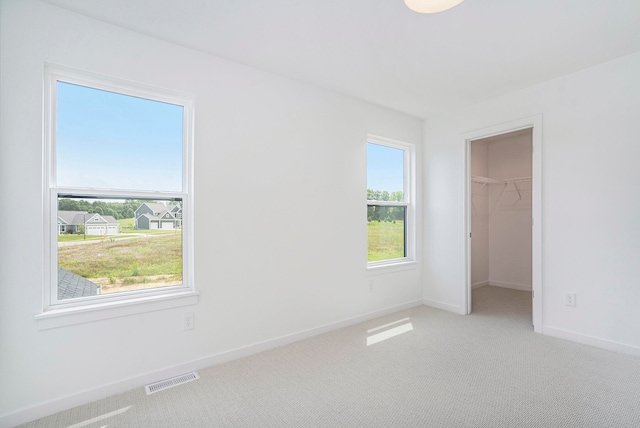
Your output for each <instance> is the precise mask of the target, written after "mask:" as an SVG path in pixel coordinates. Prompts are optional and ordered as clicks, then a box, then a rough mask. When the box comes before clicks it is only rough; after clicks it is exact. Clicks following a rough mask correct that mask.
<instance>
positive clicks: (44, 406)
mask: <svg viewBox="0 0 640 428" xmlns="http://www.w3.org/2000/svg"><path fill="white" fill-rule="evenodd" d="M421 305H422V301H421V300H413V301H408V302H406V303H402V304H399V305H395V306H390V307H387V308H383V309H379V310H376V311H372V312H367V313H364V314H361V315H357V316H354V317H350V318H346V319H343V320H341V321H337V322H333V323H329V324H324V325H321V326H318V327H314V328H310V329H308V330H302V331H298V332H296V333H292V334H287V335H284V336H280V337H276V338H273V339H270V340H265V341H261V342H257V343H253V344H251V345H247V346H243V347H240V348H236V349H230V350H228V351H224V352H220V353H217V354H212V355H208V356H206V357H203V358H198V359H195V360H191V361H188V362H186V363H181V364H177V365H175V366H170V367H166V368H164V369H160V370H155V371H152V372H147V373H143V374H140V375H137V376H132V377H129V378H125V379H120V380H118V381H115V382H112V383H108V384H104V385H101V386H98V387H95V388H91V389H87V390H84V391H80V392H77V393H75V394H70V395H65V396H63V397H58V398H54V399H52V400H48V401H44V402H41V403H38V404H35V405H32V406H29V407H24V408H22V409H20V410H17V411H14V412H11V413H7V414H4V415H1V416H0V426H16V425H19V424H23V423H26V422H30V421H33V420H35V419H39V418H42V417H45V416H48V415H51V414H54V413H58V412H61V411H64V410H67V409H71V408H73V407H77V406H81V405H83V404H87V403H91V402H93V401H96V400H100V399H102V398H105V397H108V396H111V395H115V394H121V393H123V392H127V391H130V390H132V389H135V388H141V387H143V386H144V385H146V384H149V383H153V382H157V381H159V380H163V379H167V378H170V377H174V376H178V375H180V374H184V373H186V372H190V371H196V370H201V369H204V368H206V367H211V366H214V365H218V364H222V363H226V362H228V361H233V360H237V359H239V358H243V357H247V356H250V355H254V354H257V353H260V352H263V351H268V350H270V349H274V348H278V347H280V346H284V345H288V344H291V343H294V342H298V341H300V340H304V339H308V338H310V337H314V336H318V335H320V334H324V333H327V332H330V331H334V330H338V329H341V328H344V327H349V326H353V325H356V324H359V323H362V322H365V321H369V320H372V319H375V318H379V317H382V316H385V315H390V314H393V313H396V312H399V311H403V310H407V309H411V308H415V307H418V306H421Z"/></svg>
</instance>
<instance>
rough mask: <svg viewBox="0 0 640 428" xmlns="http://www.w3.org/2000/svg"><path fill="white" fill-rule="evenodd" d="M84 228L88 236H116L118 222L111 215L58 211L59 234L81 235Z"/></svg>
mask: <svg viewBox="0 0 640 428" xmlns="http://www.w3.org/2000/svg"><path fill="white" fill-rule="evenodd" d="M82 227H84V233H86V234H87V235H116V234H117V233H118V232H119V230H120V229H119V224H118V221H117V220H116V219H115V218H113V217H112V216H110V215H100V214H96V213H88V212H86V211H58V234H63V233H80V232H82Z"/></svg>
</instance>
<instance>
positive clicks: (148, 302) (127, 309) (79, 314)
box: [35, 291, 198, 330]
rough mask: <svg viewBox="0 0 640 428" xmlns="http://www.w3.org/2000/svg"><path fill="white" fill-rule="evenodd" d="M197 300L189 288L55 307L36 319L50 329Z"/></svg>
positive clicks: (175, 306)
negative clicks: (155, 294) (125, 298)
mask: <svg viewBox="0 0 640 428" xmlns="http://www.w3.org/2000/svg"><path fill="white" fill-rule="evenodd" d="M196 303H198V293H197V292H194V291H187V292H182V293H175V294H163V295H157V296H144V297H139V298H134V299H128V300H121V301H117V302H101V303H92V304H89V305H84V306H76V307H73V308H65V309H52V310H48V311H45V312H43V313H41V314H38V315H36V316H35V319H36V321H37V322H38V329H39V330H49V329H52V328H57V327H64V326H68V325H74V324H83V323H88V322H93V321H100V320H104V319H109V318H116V317H124V316H128V315H135V314H140V313H144V312H152V311H159V310H163V309H171V308H177V307H180V306H188V305H195V304H196Z"/></svg>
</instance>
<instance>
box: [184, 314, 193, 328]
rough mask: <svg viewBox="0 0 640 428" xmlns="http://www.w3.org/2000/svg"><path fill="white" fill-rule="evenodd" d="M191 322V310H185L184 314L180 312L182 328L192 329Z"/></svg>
mask: <svg viewBox="0 0 640 428" xmlns="http://www.w3.org/2000/svg"><path fill="white" fill-rule="evenodd" d="M193 322H194V317H193V312H185V313H184V314H182V330H192V329H193Z"/></svg>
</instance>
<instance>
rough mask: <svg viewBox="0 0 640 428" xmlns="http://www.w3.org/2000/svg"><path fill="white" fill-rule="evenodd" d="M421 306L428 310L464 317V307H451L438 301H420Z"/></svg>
mask: <svg viewBox="0 0 640 428" xmlns="http://www.w3.org/2000/svg"><path fill="white" fill-rule="evenodd" d="M422 304H423V305H425V306H429V307H430V308H436V309H442V310H444V311H448V312H453V313H455V314H458V315H466V312H465V310H464V307H462V306H458V305H452V304H451V303H445V302H440V301H438V300H430V299H422Z"/></svg>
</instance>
